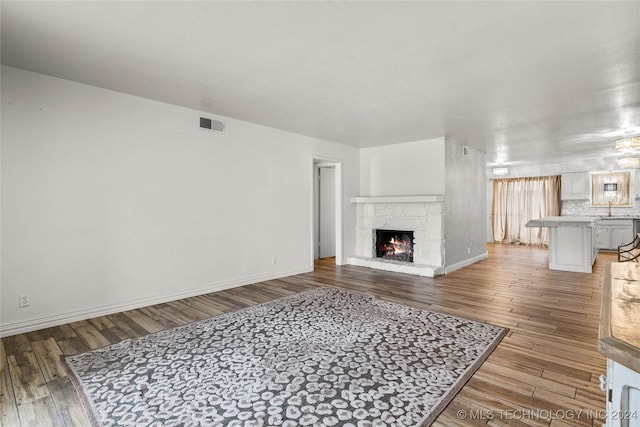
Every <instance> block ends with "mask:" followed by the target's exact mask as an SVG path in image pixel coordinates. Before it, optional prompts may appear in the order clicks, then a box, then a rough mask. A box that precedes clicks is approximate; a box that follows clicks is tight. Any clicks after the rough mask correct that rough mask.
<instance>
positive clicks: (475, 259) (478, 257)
mask: <svg viewBox="0 0 640 427" xmlns="http://www.w3.org/2000/svg"><path fill="white" fill-rule="evenodd" d="M487 258H489V252H485V253H483V254H480V255H476V256H474V257H472V258H469V259H465V260H464V261H460V262H456V263H455V264H451V265H449V266H446V267H445V268H444V274H449V273H452V272H454V271H456V270H460V269H461V268H463V267H466V266H468V265H471V264H475V263H476V262H478V261H482V260H483V259H487Z"/></svg>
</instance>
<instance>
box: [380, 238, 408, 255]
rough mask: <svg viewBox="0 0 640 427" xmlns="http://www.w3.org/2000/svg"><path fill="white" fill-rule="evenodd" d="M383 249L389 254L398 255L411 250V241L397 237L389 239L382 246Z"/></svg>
mask: <svg viewBox="0 0 640 427" xmlns="http://www.w3.org/2000/svg"><path fill="white" fill-rule="evenodd" d="M381 249H382V251H383V252H384V253H385V254H387V255H398V254H404V253H410V252H411V242H410V241H409V240H399V239H396V238H395V237H392V238H390V239H389V242H388V243H385V244H383V245H382V247H381Z"/></svg>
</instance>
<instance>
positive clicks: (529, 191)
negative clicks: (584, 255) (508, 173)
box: [491, 175, 560, 245]
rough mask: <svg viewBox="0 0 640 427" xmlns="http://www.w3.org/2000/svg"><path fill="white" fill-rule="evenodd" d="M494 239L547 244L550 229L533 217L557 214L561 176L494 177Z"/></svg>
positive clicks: (504, 241) (508, 241) (558, 212)
mask: <svg viewBox="0 0 640 427" xmlns="http://www.w3.org/2000/svg"><path fill="white" fill-rule="evenodd" d="M491 214H492V217H493V239H494V241H496V242H500V243H521V244H527V245H530V244H543V245H548V244H549V229H548V228H546V227H543V228H529V227H525V224H526V223H527V222H528V221H529V220H532V219H538V218H543V217H546V216H558V215H560V176H559V175H557V176H541V177H532V178H508V179H495V180H493V204H492V208H491Z"/></svg>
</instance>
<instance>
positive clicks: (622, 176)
mask: <svg viewBox="0 0 640 427" xmlns="http://www.w3.org/2000/svg"><path fill="white" fill-rule="evenodd" d="M630 181H631V174H630V173H629V172H602V173H592V174H591V205H592V206H609V202H611V206H629V203H630V201H629V183H630ZM605 184H617V188H616V191H604V185H605Z"/></svg>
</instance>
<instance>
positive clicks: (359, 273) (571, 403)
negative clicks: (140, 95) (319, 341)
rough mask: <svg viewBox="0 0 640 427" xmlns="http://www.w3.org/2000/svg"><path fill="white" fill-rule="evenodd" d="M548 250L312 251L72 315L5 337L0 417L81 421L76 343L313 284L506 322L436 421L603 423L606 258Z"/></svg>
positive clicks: (6, 422)
mask: <svg viewBox="0 0 640 427" xmlns="http://www.w3.org/2000/svg"><path fill="white" fill-rule="evenodd" d="M547 254H548V250H547V249H544V248H537V247H525V246H510V245H489V259H487V260H484V261H481V262H479V263H476V264H474V265H472V266H469V267H466V268H464V269H461V270H458V271H456V272H453V273H451V274H448V275H446V276H441V277H437V278H435V279H429V278H421V277H415V276H409V275H404V274H396V273H389V272H383V271H377V270H372V269H367V268H362V267H354V266H339V267H336V266H335V265H334V260H333V259H324V260H320V261H318V262H317V263H316V269H315V271H314V272H313V273H308V274H302V275H298V276H292V277H287V278H283V279H278V280H271V281H267V282H262V283H258V284H254V285H250V286H244V287H241V288H235V289H231V290H227V291H223V292H216V293H212V294H207V295H202V296H198V297H193V298H187V299H184V300H180V301H174V302H170V303H166V304H159V305H155V306H152V307H146V308H142V309H138V310H130V311H126V312H122V313H117V314H113V315H109V316H104V317H99V318H94V319H90V320H86V321H81V322H74V323H70V324H67V325H63V326H58V327H53V328H48V329H44V330H40V331H35V332H31V333H26V334H21V335H15V336H11V337H6V338H3V339H2V340H1V341H0V413H1V418H0V424H1V425H2V426H39V427H40V426H85V425H88V421H87V419H86V417H85V415H84V412H83V410H82V407H81V406H80V401H79V398H78V396H77V394H76V393H75V391H74V389H73V386H72V384H71V382H70V380H69V378H67V375H66V373H65V371H64V369H63V368H62V366H61V365H60V362H59V356H60V355H61V354H64V355H71V354H77V353H80V352H84V351H87V350H90V349H94V348H98V347H101V346H104V345H108V344H114V343H116V342H119V341H121V340H123V339H126V338H132V337H138V336H141V335H146V334H149V333H153V332H157V331H160V330H163V329H166V328H170V327H174V326H178V325H182V324H185V323H188V322H192V321H195V320H200V319H203V318H206V317H209V316H215V315H218V314H221V313H225V312H228V311H233V310H236V309H239V308H242V307H246V306H250V305H254V304H258V303H262V302H265V301H269V300H272V299H275V298H279V297H283V296H286V295H290V294H293V293H296V292H300V291H304V290H306V289H310V288H314V287H317V286H333V287H337V288H341V289H345V290H349V291H353V292H359V293H364V294H369V295H374V296H376V297H378V298H381V299H386V300H390V301H395V302H399V303H403V304H407V305H412V306H416V307H421V308H427V309H429V310H432V311H438V312H442V313H447V314H451V315H456V316H460V317H465V318H468V319H474V320H478V321H483V322H489V323H493V324H496V325H500V326H504V327H507V328H510V332H509V334H508V335H507V337H505V339H504V340H503V341H502V343H501V344H500V345H499V346H498V348H497V349H496V350H495V351H494V352H493V353H492V355H491V356H490V357H489V358H488V360H487V361H486V362H485V363H484V365H483V366H482V367H481V368H480V369H479V370H478V371H477V372H476V374H475V375H474V376H473V377H472V378H471V379H470V380H469V382H468V383H467V384H466V385H465V387H464V388H463V389H462V390H461V392H460V393H459V394H458V395H457V396H456V397H455V399H454V400H453V401H452V402H451V403H450V404H449V406H448V407H447V408H446V409H445V411H444V412H443V413H442V414H441V415H440V416H439V417H438V419H437V420H436V422H435V423H434V425H436V426H447V427H450V426H469V425H489V426H500V425H514V426H525V425H533V426H575V425H578V426H593V425H595V426H600V425H601V424H602V422H603V421H604V417H605V412H604V408H605V393H604V392H603V391H600V389H599V387H598V384H599V379H598V377H599V375H601V374H604V373H605V371H606V360H605V358H604V357H603V356H602V355H600V354H599V353H598V351H597V339H598V323H599V317H600V298H601V292H602V283H603V280H604V272H605V268H608V265H609V264H610V263H611V262H615V260H616V259H615V255H614V254H612V253H601V254H600V255H599V256H598V259H597V261H596V263H595V265H594V272H593V274H583V273H568V272H558V271H550V270H548V269H547V265H548V255H547Z"/></svg>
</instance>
